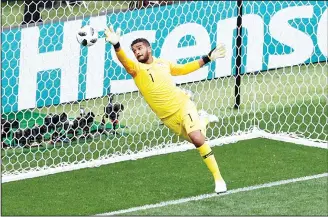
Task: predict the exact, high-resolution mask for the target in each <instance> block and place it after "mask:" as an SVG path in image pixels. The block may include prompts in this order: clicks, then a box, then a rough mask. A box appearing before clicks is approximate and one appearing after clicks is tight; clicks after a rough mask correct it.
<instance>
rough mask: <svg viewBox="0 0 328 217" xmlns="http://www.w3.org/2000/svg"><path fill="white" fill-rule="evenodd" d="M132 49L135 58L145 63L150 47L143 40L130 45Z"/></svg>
mask: <svg viewBox="0 0 328 217" xmlns="http://www.w3.org/2000/svg"><path fill="white" fill-rule="evenodd" d="M132 51H133V53H134V56H135V57H136V58H137V60H138V61H139V62H141V63H146V62H147V61H148V59H149V57H150V55H151V48H150V47H149V46H147V45H146V44H144V43H143V42H139V43H136V44H134V45H133V46H132Z"/></svg>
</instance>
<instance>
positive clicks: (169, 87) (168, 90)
mask: <svg viewBox="0 0 328 217" xmlns="http://www.w3.org/2000/svg"><path fill="white" fill-rule="evenodd" d="M105 35H106V41H107V42H110V43H111V44H112V45H113V46H114V49H115V52H116V55H117V58H118V59H119V61H120V62H121V63H122V65H123V66H124V68H125V69H126V71H127V72H128V73H129V74H130V75H131V76H132V77H133V79H134V82H135V84H136V86H137V87H138V88H139V91H140V93H141V94H142V95H143V96H144V99H145V101H146V102H147V103H148V104H149V106H150V108H151V109H152V110H153V111H154V112H155V114H156V115H157V116H158V117H159V118H160V119H161V121H162V122H163V123H164V124H165V125H166V126H167V127H168V128H170V129H171V130H173V131H174V132H175V133H176V134H178V135H182V136H183V137H184V138H185V139H186V140H188V141H189V142H191V143H193V144H194V145H195V146H196V148H197V150H198V151H199V154H200V155H201V157H202V158H203V160H204V162H205V164H206V165H207V167H208V169H209V170H210V171H211V173H212V174H213V177H214V180H215V192H217V193H221V192H225V191H227V187H226V184H225V181H224V180H223V178H222V176H221V174H220V171H219V167H218V165H217V162H216V160H215V157H214V155H213V152H212V150H211V148H210V146H209V145H208V144H207V143H206V142H205V135H206V131H205V130H206V125H207V124H208V122H209V119H208V117H207V118H206V119H201V118H200V116H199V115H198V113H197V108H196V106H195V104H194V103H193V102H192V101H191V100H190V98H189V96H188V94H186V93H185V92H184V91H182V90H181V89H180V88H178V87H177V86H176V85H175V82H174V80H173V79H172V75H173V76H177V75H186V74H188V73H191V72H194V71H196V70H197V69H199V68H201V67H202V66H203V65H205V64H206V63H208V62H210V61H213V60H215V59H217V58H222V57H224V56H225V47H224V46H223V45H219V46H218V47H216V48H215V49H213V50H212V51H211V52H210V53H209V54H208V55H205V56H203V57H202V58H200V59H199V60H196V61H192V62H189V63H186V64H183V65H182V64H173V63H171V62H169V61H167V60H163V59H159V58H155V57H154V56H152V50H151V46H150V44H149V42H148V41H147V40H146V39H144V38H138V39H136V40H134V41H133V42H132V44H131V49H132V51H133V53H134V55H135V57H136V59H137V60H138V62H135V61H133V60H131V59H129V58H128V57H127V56H126V54H125V52H124V51H123V49H122V48H121V46H120V43H119V39H120V35H121V29H120V28H118V29H117V31H116V32H115V31H114V29H113V26H112V25H111V26H110V27H109V28H107V29H106V30H105Z"/></svg>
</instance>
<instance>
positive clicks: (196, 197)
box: [97, 173, 328, 215]
mask: <svg viewBox="0 0 328 217" xmlns="http://www.w3.org/2000/svg"><path fill="white" fill-rule="evenodd" d="M322 177H328V173H322V174H317V175H312V176H304V177H300V178H294V179H287V180H281V181H276V182H269V183H265V184H261V185H254V186H249V187H244V188H237V189H233V190H229V191H227V192H225V193H221V194H216V193H212V194H203V195H198V196H194V197H187V198H182V199H178V200H170V201H163V202H160V203H156V204H148V205H144V206H137V207H132V208H129V209H122V210H117V211H113V212H107V213H102V214H97V215H119V214H124V213H129V212H135V211H140V210H146V209H151V208H158V207H164V206H168V205H174V204H181V203H186V202H189V201H197V200H203V199H207V198H212V197H222V196H225V195H229V194H235V193H239V192H246V191H253V190H257V189H261V188H270V187H274V186H279V185H285V184H289V183H295V182H302V181H307V180H311V179H318V178H322Z"/></svg>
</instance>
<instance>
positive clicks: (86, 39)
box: [76, 25, 98, 47]
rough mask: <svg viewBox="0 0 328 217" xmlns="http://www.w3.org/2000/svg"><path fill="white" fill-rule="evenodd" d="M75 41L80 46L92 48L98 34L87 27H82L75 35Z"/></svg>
mask: <svg viewBox="0 0 328 217" xmlns="http://www.w3.org/2000/svg"><path fill="white" fill-rule="evenodd" d="M76 39H77V41H78V42H79V43H80V44H81V45H82V46H87V47H89V46H92V45H94V44H95V43H96V42H97V41H98V32H97V31H96V30H95V29H94V28H92V27H91V26H89V25H86V26H83V27H82V28H81V29H80V30H79V31H78V32H77V34H76Z"/></svg>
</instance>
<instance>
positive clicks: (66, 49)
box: [1, 1, 328, 182]
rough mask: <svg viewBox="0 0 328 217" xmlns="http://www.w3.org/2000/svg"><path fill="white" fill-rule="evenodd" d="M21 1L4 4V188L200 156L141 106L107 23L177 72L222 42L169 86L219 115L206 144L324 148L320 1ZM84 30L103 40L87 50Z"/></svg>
mask: <svg viewBox="0 0 328 217" xmlns="http://www.w3.org/2000/svg"><path fill="white" fill-rule="evenodd" d="M24 2H25V3H24ZM24 2H23V1H2V2H1V4H2V9H1V12H2V15H1V20H2V24H1V47H2V50H1V63H2V70H1V145H2V149H1V150H2V151H1V157H2V165H1V169H2V178H3V182H8V181H12V180H19V179H24V178H29V177H36V176H42V175H46V174H51V173H56V172H62V171H69V170H74V169H79V168H86V167H94V166H99V165H102V164H109V163H114V162H118V161H124V160H131V159H138V158H142V157H147V156H152V155H158V154H165V153H170V152H177V151H185V150H189V149H193V148H194V147H193V145H192V144H189V143H186V142H184V141H183V139H182V138H180V137H178V136H176V135H174V134H173V133H172V132H170V130H169V129H168V128H166V127H165V126H164V125H163V124H162V122H161V121H160V120H159V119H158V118H157V117H156V116H155V115H154V113H153V112H152V111H151V110H150V108H149V106H148V105H147V104H146V103H145V101H144V100H143V97H142V96H141V94H140V93H139V92H138V90H137V88H136V86H135V84H134V82H133V80H132V78H131V76H129V75H128V74H127V73H126V72H125V70H124V69H123V68H122V65H121V64H120V63H119V62H118V60H117V58H116V56H115V53H114V50H113V48H112V46H111V45H110V44H108V43H105V40H104V28H106V26H108V25H110V24H113V25H114V27H115V28H118V27H121V29H122V37H121V45H122V47H123V49H124V50H125V51H126V53H127V55H128V56H129V57H131V58H132V59H134V60H135V58H134V56H133V54H132V52H131V50H130V44H131V42H132V41H133V40H134V39H136V38H139V37H143V38H146V39H148V40H149V41H150V42H151V45H152V50H153V55H154V56H156V57H161V58H165V59H168V60H170V61H172V62H177V63H181V64H183V63H186V62H188V61H192V60H196V59H197V58H199V57H200V56H202V55H204V54H207V53H208V52H209V51H210V50H211V49H212V48H213V47H214V46H215V45H216V44H217V43H224V44H225V45H226V48H227V55H226V57H225V58H223V59H218V60H216V61H215V62H212V63H210V64H208V65H206V66H204V67H202V68H201V69H199V70H198V71H196V72H194V73H191V74H188V75H184V76H176V77H174V80H175V82H176V83H177V85H178V86H179V87H181V88H183V89H185V90H186V92H189V93H190V95H192V99H193V101H194V102H195V103H196V105H197V108H198V109H199V110H202V109H203V110H205V111H207V112H208V113H210V114H214V115H216V116H218V117H219V121H218V122H216V123H210V124H209V126H208V128H207V132H206V134H207V138H208V140H209V141H210V144H211V145H213V146H216V145H222V144H226V143H233V142H236V141H239V140H244V139H252V138H258V137H264V138H270V139H278V140H284V141H289V142H295V143H298V144H303V145H311V146H315V147H321V148H327V145H326V144H327V140H328V139H327V130H328V128H327V114H328V110H327V96H326V93H327V70H328V66H327V55H328V52H327V47H328V45H327V26H328V23H327V19H328V18H327V16H328V10H327V8H328V7H327V6H328V3H327V2H325V1H284V2H283V1H272V2H268V1H266V2H256V1H240V2H239V1H236V2H234V1H218V2H212V1H209V2H206V1H135V2H132V3H131V2H130V1H121V2H119V1H117V2H116V1H58V2H56V1H49V2H50V3H47V1H46V3H42V4H41V3H40V2H39V1H24ZM36 2H39V3H36ZM240 3H241V4H240ZM31 15H32V16H31ZM87 24H89V25H91V26H92V27H94V28H95V29H97V30H98V31H99V38H98V41H97V43H96V44H95V45H93V46H92V47H89V48H87V47H81V46H80V44H78V43H77V40H76V33H77V31H78V30H79V29H80V28H81V27H82V26H84V25H87ZM239 101H240V103H239Z"/></svg>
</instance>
